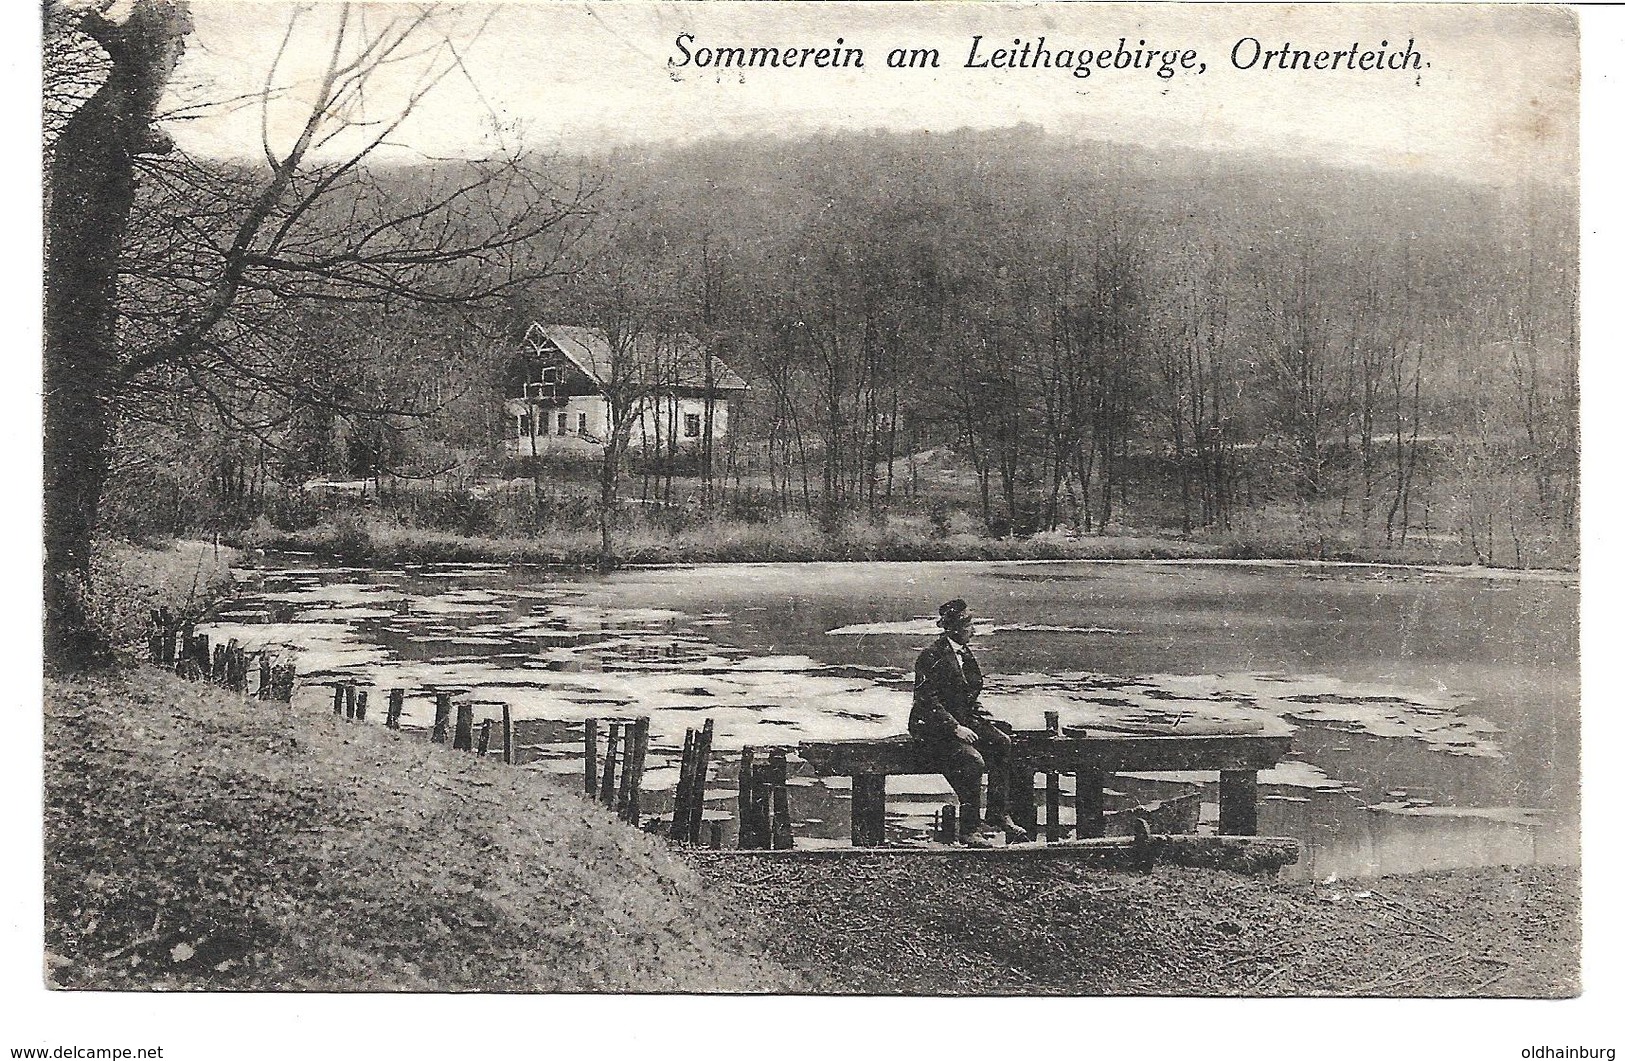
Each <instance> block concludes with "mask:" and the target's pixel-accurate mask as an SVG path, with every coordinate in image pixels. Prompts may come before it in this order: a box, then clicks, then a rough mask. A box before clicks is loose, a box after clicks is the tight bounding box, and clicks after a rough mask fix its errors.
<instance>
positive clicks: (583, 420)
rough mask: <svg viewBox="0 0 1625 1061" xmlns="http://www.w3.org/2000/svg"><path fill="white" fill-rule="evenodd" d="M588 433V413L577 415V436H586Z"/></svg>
mask: <svg viewBox="0 0 1625 1061" xmlns="http://www.w3.org/2000/svg"><path fill="white" fill-rule="evenodd" d="M586 433H587V414H586V413H577V414H576V434H578V435H585V434H586Z"/></svg>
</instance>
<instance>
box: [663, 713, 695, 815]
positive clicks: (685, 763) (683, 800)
mask: <svg viewBox="0 0 1625 1061" xmlns="http://www.w3.org/2000/svg"><path fill="white" fill-rule="evenodd" d="M694 740H695V735H694V730H693V728H692V727H690V728H689V729H687V730H685V731H683V757H682V759H681V760H679V762H678V766H677V792H676V794H675V795H673V797H672V808H671V832H669V833H667V834H666V835H667V836H669V837H670V838H671V839H673V840H687V839H688V790H689V787H690V784H691V778H692V776H693V772H694Z"/></svg>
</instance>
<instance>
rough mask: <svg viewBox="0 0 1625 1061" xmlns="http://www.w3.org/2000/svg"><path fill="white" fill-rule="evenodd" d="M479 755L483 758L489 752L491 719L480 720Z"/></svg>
mask: <svg viewBox="0 0 1625 1061" xmlns="http://www.w3.org/2000/svg"><path fill="white" fill-rule="evenodd" d="M479 751H480V756H481V757H482V758H483V757H484V756H486V755H489V754H490V753H491V720H490V719H488V718H487V719H482V720H481V721H480V749H479Z"/></svg>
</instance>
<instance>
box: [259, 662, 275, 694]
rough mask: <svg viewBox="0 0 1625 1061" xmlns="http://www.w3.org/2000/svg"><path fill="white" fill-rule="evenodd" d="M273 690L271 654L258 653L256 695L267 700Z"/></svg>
mask: <svg viewBox="0 0 1625 1061" xmlns="http://www.w3.org/2000/svg"><path fill="white" fill-rule="evenodd" d="M274 691H275V690H274V689H273V688H272V678H271V654H270V653H269V652H261V653H260V684H259V690H258V695H259V698H260V699H261V700H269V699H271V696H272V694H273V692H274Z"/></svg>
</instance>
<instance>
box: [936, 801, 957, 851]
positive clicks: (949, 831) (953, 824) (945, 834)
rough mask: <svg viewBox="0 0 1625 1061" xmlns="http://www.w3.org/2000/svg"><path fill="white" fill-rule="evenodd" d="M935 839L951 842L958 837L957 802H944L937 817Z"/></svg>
mask: <svg viewBox="0 0 1625 1061" xmlns="http://www.w3.org/2000/svg"><path fill="white" fill-rule="evenodd" d="M937 839H938V840H941V841H942V842H943V843H945V844H951V843H953V842H954V841H956V840H958V839H959V804H957V803H944V804H943V805H942V811H941V812H940V816H939V817H938V818H937Z"/></svg>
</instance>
